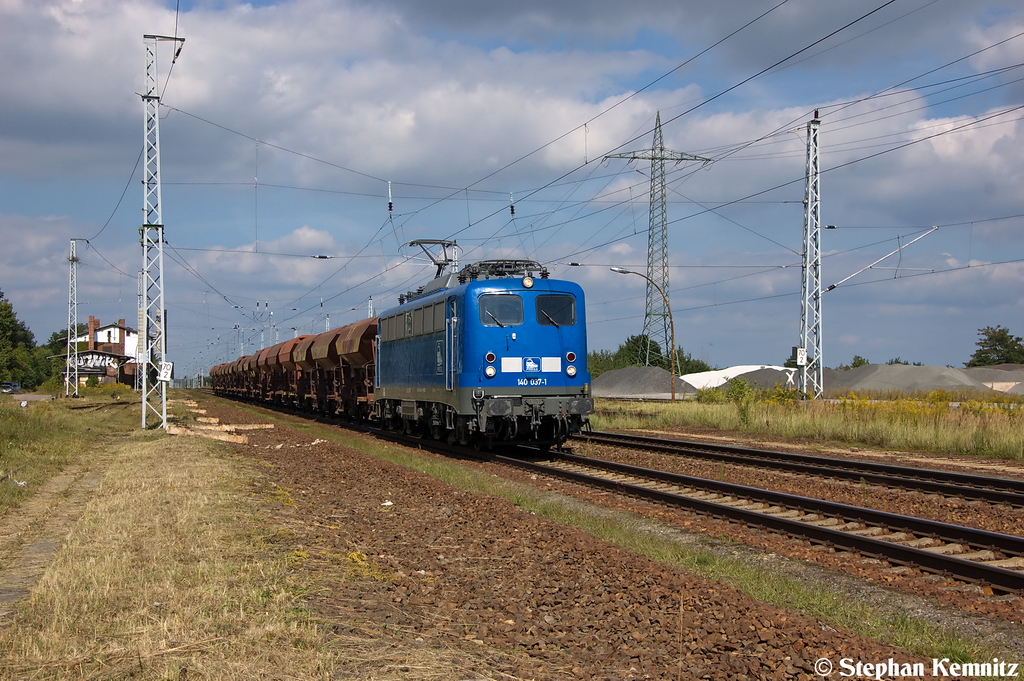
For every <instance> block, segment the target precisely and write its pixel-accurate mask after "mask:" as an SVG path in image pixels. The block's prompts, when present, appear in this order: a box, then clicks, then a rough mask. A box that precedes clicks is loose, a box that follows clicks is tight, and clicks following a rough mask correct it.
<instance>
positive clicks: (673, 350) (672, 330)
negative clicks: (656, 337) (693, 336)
mask: <svg viewBox="0 0 1024 681" xmlns="http://www.w3.org/2000/svg"><path fill="white" fill-rule="evenodd" d="M608 269H610V270H611V271H612V272H615V273H616V274H635V275H636V276H638V277H643V278H644V279H646V280H647V282H648V283H649V284H650V285H651V286H653V287H654V288H656V289H658V293H660V294H661V299H662V300H664V301H665V309H666V310H668V328H669V333H670V334H671V335H672V339H671V343H672V348H671V359H670V360H669V366H670V367H672V401H673V402H675V401H676V325H675V323H674V322H673V321H672V307H671V306H670V305H669V304H668V296H666V295H665V292H664V291H662V290H661V287H660V286H658V285H657V284H655V283H654V280H653V279H651V278H650V277H648V276H647V275H646V274H640V273H639V272H634V271H633V270H627V269H626V268H625V267H610V268H608ZM647 342H648V343H650V342H651V339H650V338H648V339H647Z"/></svg>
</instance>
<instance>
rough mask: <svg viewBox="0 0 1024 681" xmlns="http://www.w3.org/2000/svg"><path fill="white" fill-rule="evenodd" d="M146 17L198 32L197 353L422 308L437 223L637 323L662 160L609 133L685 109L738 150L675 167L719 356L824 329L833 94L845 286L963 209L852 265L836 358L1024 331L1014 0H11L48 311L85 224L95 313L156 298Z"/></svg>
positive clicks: (186, 137) (963, 343) (678, 283)
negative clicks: (142, 229)
mask: <svg viewBox="0 0 1024 681" xmlns="http://www.w3.org/2000/svg"><path fill="white" fill-rule="evenodd" d="M144 34H158V35H163V36H172V37H173V36H177V37H180V38H184V39H185V42H184V44H183V46H182V50H181V52H180V55H179V56H178V57H177V59H176V60H172V57H173V52H174V45H175V44H176V43H173V42H171V41H166V42H161V43H160V45H159V59H158V73H159V83H160V96H161V117H160V133H161V154H162V167H161V179H162V185H163V186H162V191H163V204H162V207H161V208H162V217H163V222H164V224H165V226H166V227H165V230H166V239H167V243H168V246H167V250H166V256H165V257H166V263H165V268H164V278H165V285H166V291H167V303H168V318H169V322H170V332H169V339H170V345H169V351H168V355H169V359H171V360H173V361H174V362H175V363H176V365H177V367H178V369H177V372H176V373H177V374H178V375H179V376H181V375H182V374H193V373H195V372H196V371H197V370H200V369H202V370H204V371H205V369H206V368H207V367H209V366H210V365H212V364H215V363H218V362H220V361H224V360H225V359H233V358H235V357H237V356H238V354H239V352H240V351H241V350H243V349H244V350H245V352H246V353H249V352H252V351H253V350H254V349H256V348H257V347H258V346H259V344H260V342H261V339H262V340H263V341H265V342H266V343H267V344H269V342H270V339H271V336H272V335H276V337H279V338H281V339H284V338H287V337H290V336H291V335H293V334H295V333H309V332H310V331H311V330H312V331H322V330H324V329H325V328H326V327H327V324H328V323H329V324H330V325H331V326H339V325H341V324H344V323H349V322H352V321H356V320H357V319H360V318H362V317H363V316H365V314H366V310H367V305H368V301H369V299H370V298H372V299H373V302H374V305H375V306H376V309H377V310H378V311H379V310H380V309H382V308H384V307H387V306H390V305H393V304H394V303H395V302H396V299H397V296H398V294H399V293H402V292H405V291H407V290H410V289H415V288H416V287H417V286H419V285H420V284H422V283H424V282H425V281H426V280H427V279H429V278H430V277H431V276H432V269H431V267H430V266H429V263H428V262H427V261H426V260H425V259H424V258H423V257H422V253H421V252H420V251H419V249H410V248H408V247H406V246H404V244H406V243H407V242H409V241H411V240H413V239H422V238H433V239H455V240H457V241H458V243H459V245H460V247H461V248H462V251H463V252H462V261H463V262H464V263H466V262H471V261H475V260H480V259H485V258H496V257H520V258H530V259H534V260H537V261H540V262H542V263H544V264H545V265H547V267H548V268H549V269H550V270H551V272H552V275H553V276H555V277H564V278H569V279H572V280H574V281H577V282H579V283H580V284H582V285H583V286H584V287H585V289H586V290H587V292H588V300H587V311H588V315H589V324H588V331H589V338H590V346H591V348H592V349H609V350H615V349H616V348H617V347H618V345H619V344H620V343H622V342H623V341H624V340H625V339H626V338H627V337H628V336H630V335H634V334H637V333H640V331H641V329H642V326H643V311H644V310H643V308H644V282H643V280H642V279H640V278H639V277H633V276H620V275H616V274H614V273H612V272H609V270H608V268H609V267H610V266H625V267H631V268H635V269H640V270H641V271H643V269H644V268H645V266H646V262H647V232H648V205H649V200H650V164H649V163H648V162H646V161H632V162H631V161H627V160H623V159H608V158H605V157H606V156H608V155H611V154H622V153H624V152H630V151H640V150H643V149H645V148H648V147H650V145H651V143H652V137H653V128H654V121H655V116H656V114H657V113H658V112H660V115H661V120H662V123H663V133H664V139H665V145H666V147H668V148H669V149H671V150H675V151H680V152H687V153H690V154H696V155H700V156H703V157H706V158H710V159H712V162H711V163H708V164H700V163H685V162H684V163H678V164H668V166H667V178H668V183H667V185H668V188H667V198H668V201H669V205H668V219H669V244H670V258H669V262H670V279H671V287H670V291H671V293H670V296H671V305H672V310H673V312H674V318H675V324H676V335H677V342H678V344H679V345H681V346H682V347H683V348H684V349H685V350H686V351H688V352H690V353H691V354H692V355H693V356H695V357H697V358H700V359H704V360H705V361H707V362H709V363H710V364H712V365H715V366H719V367H724V366H729V365H733V364H760V363H768V364H781V363H782V362H783V361H784V360H785V359H786V358H787V357H788V355H789V353H790V349H791V347H792V346H793V345H795V344H797V341H798V338H799V329H800V295H799V290H800V262H801V250H802V229H803V221H804V216H803V206H802V203H801V201H802V198H803V194H804V179H803V178H804V173H805V165H806V136H807V124H808V121H810V120H811V119H812V118H813V115H814V111H815V110H818V111H819V117H820V120H821V127H820V144H821V168H822V171H823V174H822V176H821V196H822V204H821V217H822V223H823V224H825V225H832V226H835V229H829V230H827V231H824V232H823V235H822V252H823V256H824V257H823V263H822V280H823V283H824V284H826V285H828V284H832V283H836V282H839V281H842V280H844V279H846V278H847V277H849V276H850V275H852V274H854V273H857V272H858V271H859V270H862V269H863V268H865V267H867V266H869V265H871V264H872V263H874V262H875V261H876V260H878V259H880V258H882V257H883V256H885V255H887V254H889V253H891V252H893V251H895V250H896V249H899V248H900V247H902V246H905V245H906V244H908V242H910V241H912V240H913V239H915V238H916V237H918V236H920V235H921V234H923V233H925V232H926V231H927V230H929V229H930V228H931V227H933V226H937V227H938V230H936V231H934V232H932V233H930V234H929V235H928V236H926V237H924V238H923V239H921V240H920V241H917V242H916V243H914V244H912V245H910V246H907V247H906V248H904V249H903V250H901V251H900V252H899V253H897V254H895V255H893V256H891V257H890V258H888V259H886V260H883V261H881V262H879V263H878V264H877V265H875V266H874V267H872V268H870V269H866V270H865V271H863V272H861V273H860V274H857V275H856V276H854V277H852V278H850V279H849V280H847V281H845V282H844V283H843V284H841V285H840V286H838V287H837V288H835V289H834V290H831V291H829V292H827V293H826V294H825V295H824V297H823V304H822V307H823V359H824V363H825V365H826V366H836V365H838V364H840V363H848V362H849V361H850V360H851V358H852V357H853V356H854V355H855V354H857V355H861V356H864V357H866V358H868V359H869V360H871V361H873V362H885V361H887V360H890V359H893V358H895V357H899V358H902V359H903V360H907V361H913V362H924V363H925V364H934V365H953V366H962V365H963V363H964V362H966V361H967V359H968V358H969V357H970V355H971V354H972V353H973V351H974V349H975V342H976V341H977V338H978V335H977V332H978V329H979V328H982V327H985V326H995V325H1002V326H1007V327H1009V328H1010V330H1011V331H1012V332H1013V333H1015V334H1016V335H1024V302H1022V291H1024V123H1022V121H1021V119H1022V117H1024V108H1022V107H1024V68H1022V67H1024V6H1022V5H1021V4H1020V3H1019V2H1016V1H1011V0H1005V1H996V0H992V1H985V0H892V1H891V2H886V1H885V0H874V1H873V2H867V1H864V0H859V1H853V0H836V1H834V2H820V1H814V0H766V1H762V0H746V1H745V2H741V3H708V2H697V1H695V0H641V1H640V2H633V3H624V2H619V1H613V0H587V1H586V2H581V1H578V0H565V1H560V2H550V1H541V0H521V1H520V2H516V3H484V2H479V1H476V2H470V1H468V0H428V1H424V0H372V2H371V1H370V0H334V1H329V0H291V1H285V2H262V1H261V2H254V3H244V2H232V1H230V0H228V1H221V0H198V1H195V2H190V1H189V0H181V1H180V2H178V1H177V0H163V1H162V2H161V1H159V0H88V1H87V2H86V1H83V0H0V63H2V64H3V65H4V66H3V68H2V69H0V92H2V93H3V103H4V104H3V106H2V107H0V290H2V291H3V293H4V294H5V295H6V297H7V298H8V299H10V300H11V302H12V303H13V304H14V308H15V311H16V313H17V314H18V316H19V318H21V319H22V320H23V321H24V322H26V323H27V324H28V325H29V326H30V328H31V329H32V331H33V332H34V333H35V335H36V338H37V341H39V342H43V341H45V340H46V339H47V338H48V337H49V335H50V333H51V332H53V331H55V330H58V329H61V328H63V327H64V326H65V325H66V324H67V312H68V274H69V273H68V262H67V258H68V250H69V244H70V240H71V239H73V238H77V239H87V240H88V242H87V243H86V242H79V244H78V255H79V258H80V260H81V262H80V264H79V268H78V301H79V312H78V314H79V319H80V321H84V320H85V319H87V317H88V316H89V315H94V316H96V317H98V318H100V319H101V320H102V321H103V322H104V323H107V322H116V321H117V319H119V318H124V319H126V320H128V324H129V325H130V326H135V320H136V317H137V312H136V308H137V273H138V270H139V269H140V268H141V267H142V249H141V247H140V245H139V225H140V224H141V222H142V213H143V211H142V208H143V206H144V196H143V187H142V179H143V169H142V166H141V165H140V163H139V159H140V156H141V152H142V149H143V145H144V141H143V122H144V111H143V105H142V100H141V98H140V96H139V93H140V92H141V91H142V90H143V86H144V75H145V59H144V50H143V35H144ZM389 197H390V200H391V201H392V205H393V210H392V211H390V212H389V210H388V201H389ZM510 203H511V204H513V205H514V207H515V213H514V215H513V214H512V212H511V210H510ZM314 256H326V257H314ZM569 263H578V264H579V266H570V265H569ZM271 313H273V315H271ZM271 321H273V329H271V326H270V324H271Z"/></svg>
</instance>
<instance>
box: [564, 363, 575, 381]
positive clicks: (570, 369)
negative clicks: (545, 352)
mask: <svg viewBox="0 0 1024 681" xmlns="http://www.w3.org/2000/svg"><path fill="white" fill-rule="evenodd" d="M565 373H566V375H567V376H568V377H569V378H573V377H574V376H575V375H576V367H574V366H573V365H571V364H570V365H569V366H567V367H565Z"/></svg>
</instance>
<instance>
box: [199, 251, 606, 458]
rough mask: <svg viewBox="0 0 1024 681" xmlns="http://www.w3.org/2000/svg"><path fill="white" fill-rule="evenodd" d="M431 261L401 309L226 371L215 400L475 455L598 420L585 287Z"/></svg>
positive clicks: (554, 438)
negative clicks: (467, 449) (470, 449)
mask: <svg viewBox="0 0 1024 681" xmlns="http://www.w3.org/2000/svg"><path fill="white" fill-rule="evenodd" d="M410 245H420V246H421V247H422V248H424V251H427V248H426V245H441V246H442V247H443V248H447V247H449V246H453V245H454V244H452V243H451V242H443V241H433V240H429V241H428V240H422V241H417V242H412V244H410ZM427 253H428V255H430V252H429V251H427ZM431 257H432V259H433V260H434V263H435V264H436V265H437V271H436V274H435V277H434V279H433V280H432V281H431V282H429V283H428V284H427V285H426V286H422V287H420V288H419V289H418V290H417V291H415V292H410V293H408V294H406V295H402V296H399V299H398V302H399V304H398V305H397V306H396V307H393V308H390V309H387V310H385V311H384V312H383V313H381V314H380V315H379V316H377V317H372V318H370V319H364V320H362V321H359V322H356V323H354V324H349V325H347V326H343V327H341V328H337V329H333V330H331V331H327V332H325V333H321V334H318V335H310V336H299V337H297V338H293V339H291V340H288V341H285V342H283V343H279V344H277V345H274V346H272V347H269V348H265V349H263V350H260V351H259V352H257V353H255V354H253V355H248V356H245V357H240V358H239V359H236V360H235V361H233V362H227V363H225V364H218V365H217V366H215V367H213V368H211V369H210V377H211V380H212V385H213V390H214V392H215V393H217V394H221V395H224V396H228V397H233V398H236V399H244V400H248V401H253V402H258V403H266V404H270V405H277V406H281V407H287V408H294V409H299V410H302V411H307V412H310V413H315V414H323V415H335V416H341V417H344V418H347V419H350V420H353V421H375V422H377V423H379V424H380V426H381V427H382V428H384V429H388V430H398V431H403V432H406V433H410V434H416V435H420V436H423V437H431V438H434V439H437V440H447V441H448V442H452V443H454V442H458V443H461V444H473V445H477V446H487V447H490V446H492V445H494V444H496V443H502V442H530V443H533V444H535V445H537V446H539V447H541V448H547V447H550V446H552V445H560V444H561V443H562V442H564V441H565V439H566V438H568V437H569V436H570V435H572V434H574V433H578V432H579V431H580V430H581V429H582V428H583V427H584V426H585V425H586V424H587V420H588V416H589V415H590V414H591V413H593V411H594V402H593V399H592V397H591V393H590V373H589V372H588V371H587V339H586V318H585V314H586V311H585V306H584V296H583V290H582V288H581V287H580V286H579V285H577V284H575V283H573V282H570V281H563V280H556V279H550V278H549V277H548V272H547V269H546V268H544V267H542V266H541V265H540V264H538V263H536V262H533V261H528V260H489V261H483V262H478V263H474V264H472V265H469V266H467V267H464V268H462V269H460V270H458V271H455V270H456V269H457V261H455V260H451V259H448V258H447V257H444V258H436V259H435V258H434V257H433V256H431Z"/></svg>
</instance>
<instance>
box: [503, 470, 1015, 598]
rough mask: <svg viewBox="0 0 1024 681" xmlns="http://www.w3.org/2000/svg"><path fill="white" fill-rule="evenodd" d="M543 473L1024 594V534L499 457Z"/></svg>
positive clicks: (654, 474)
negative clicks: (990, 530)
mask: <svg viewBox="0 0 1024 681" xmlns="http://www.w3.org/2000/svg"><path fill="white" fill-rule="evenodd" d="M494 458H495V460H497V461H500V462H501V463H504V464H507V465H510V466H515V467H518V468H522V469H526V470H528V471H531V472H533V473H536V474H539V475H545V476H550V477H555V478H561V479H564V480H569V481H571V482H576V483H579V484H583V485H588V486H592V487H599V488H602V489H608V490H612V491H614V492H617V493H619V494H624V495H629V496H633V497H638V498H641V499H645V500H649V501H654V502H658V503H662V504H666V505H669V506H675V507H678V508H685V509H690V510H694V511H697V512H699V513H702V514H705V515H710V516H713V517H717V518H724V519H728V520H732V521H736V522H741V523H745V524H747V525H750V526H755V527H764V528H767V529H770V530H773V531H778V532H783V533H786V534H789V535H792V536H796V537H802V538H805V539H809V540H811V541H813V542H816V543H820V544H824V545H827V546H831V547H834V548H837V549H845V550H850V551H856V552H858V553H860V554H862V555H865V556H869V557H873V558H878V559H881V560H886V561H889V562H891V563H895V564H898V565H907V566H911V567H916V568H919V569H921V570H924V571H927V572H933V573H938V574H942V575H947V576H950V577H954V578H956V579H960V580H964V581H967V582H973V583H976V584H982V585H987V586H990V587H991V588H992V589H993V590H997V591H1002V592H1007V593H1015V594H1018V595H1019V594H1024V538H1021V537H1015V536H1012V535H1005V534H999V533H995V532H988V531H985V530H978V529H974V528H969V527H962V526H958V525H950V524H947V523H940V522H936V521H931V520H925V519H921V518H915V517H912V516H902V515H896V514H893V513H886V512H883V511H875V510H871V509H866V508H859V507H856V506H849V505H846V504H837V503H834V502H829V501H822V500H819V499H811V498H807V497H800V496H795V495H790V494H782V493H779V492H771V491H767V490H763V489H758V488H755V487H747V486H744V485H735V484H732V483H726V482H718V481H715V480H706V479H702V478H694V477H690V476H685V475H679V474H675V473H667V472H663V471H655V470H650V469H645V468H639V467H636V466H629V465H626V464H620V463H615V462H610V461H601V460H597V459H590V458H585V457H579V456H574V455H571V454H563V455H560V456H558V457H554V458H552V459H550V460H548V461H545V462H536V461H527V460H523V459H519V458H514V457H509V456H495V457H494Z"/></svg>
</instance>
